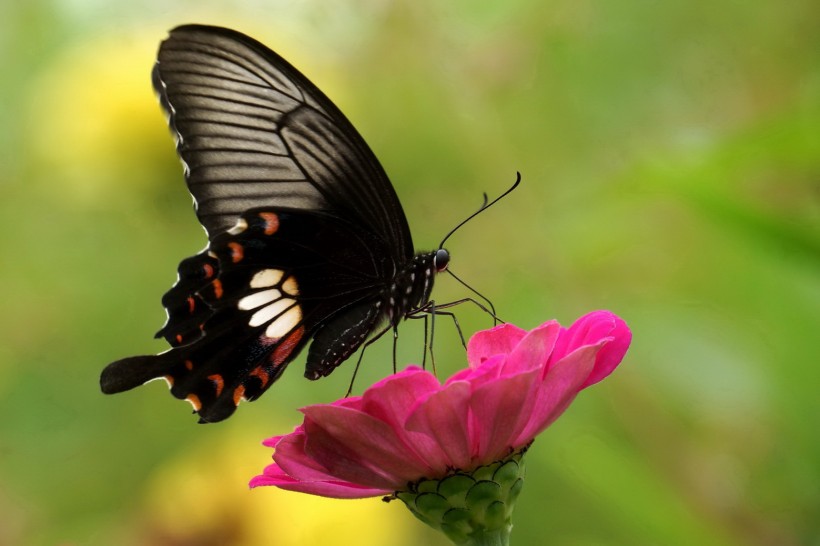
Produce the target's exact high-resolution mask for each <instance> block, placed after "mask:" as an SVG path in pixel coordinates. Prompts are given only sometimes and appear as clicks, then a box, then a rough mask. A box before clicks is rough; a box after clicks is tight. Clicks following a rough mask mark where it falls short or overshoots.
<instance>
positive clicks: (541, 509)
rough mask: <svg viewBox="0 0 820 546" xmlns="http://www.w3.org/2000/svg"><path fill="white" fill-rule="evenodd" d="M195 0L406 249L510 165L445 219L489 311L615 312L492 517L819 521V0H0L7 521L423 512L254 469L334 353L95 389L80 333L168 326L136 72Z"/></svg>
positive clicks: (254, 538) (121, 335) (720, 538)
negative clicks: (318, 491)
mask: <svg viewBox="0 0 820 546" xmlns="http://www.w3.org/2000/svg"><path fill="white" fill-rule="evenodd" d="M192 22H197V23H210V24H221V25H225V26H230V27H233V28H236V29H237V30H241V31H243V32H245V33H248V34H250V35H252V36H254V37H255V38H257V39H258V40H260V41H262V42H263V43H266V44H267V45H269V46H270V47H271V48H273V49H275V50H276V51H278V52H279V53H280V54H282V55H283V56H284V57H285V58H287V59H289V60H290V61H291V62H292V63H293V64H295V65H296V66H297V67H299V68H300V69H301V70H302V71H303V72H304V73H305V74H306V75H308V77H310V78H311V79H312V80H313V81H314V82H315V83H316V84H317V85H318V86H319V87H321V88H322V89H323V90H324V91H325V92H326V93H327V94H328V95H329V96H330V97H331V98H332V99H333V100H334V101H335V102H336V103H337V104H338V105H339V106H340V108H341V109H342V110H343V111H344V112H345V113H346V114H347V115H348V116H349V117H350V119H351V121H352V122H353V123H354V125H355V126H356V127H357V128H358V129H359V130H360V132H361V133H362V134H363V135H364V137H365V138H366V140H367V141H368V142H369V144H370V145H371V147H372V148H373V149H374V151H375V152H376V154H377V155H378V157H379V158H380V160H381V161H382V163H383V165H384V167H385V169H386V170H387V172H388V173H389V174H390V176H391V179H392V180H393V183H394V185H395V187H396V189H397V192H398V193H399V196H400V197H401V199H402V202H403V204H404V208H405V211H406V213H407V215H408V218H409V221H410V225H411V228H412V229H413V236H414V240H415V243H416V246H417V248H419V249H424V248H434V247H435V246H436V245H437V244H438V241H440V239H441V238H442V237H443V235H444V234H445V233H446V232H447V231H449V229H450V228H452V227H453V226H454V225H455V224H456V223H457V222H459V221H460V220H461V219H463V218H464V217H465V216H466V215H467V214H468V213H470V212H471V211H472V210H474V209H475V208H476V207H477V206H478V205H479V204H480V202H481V192H483V191H487V192H489V193H490V194H491V195H493V194H497V193H499V192H500V191H502V190H503V189H504V188H506V187H507V186H509V184H510V183H511V182H512V181H513V180H514V177H515V172H516V171H521V173H522V174H523V178H524V181H523V183H522V185H521V187H520V188H519V189H518V190H517V191H516V192H515V193H513V194H512V195H511V196H510V197H508V198H507V199H506V200H504V201H503V202H502V203H500V204H499V205H498V206H497V207H494V208H493V209H492V211H490V212H488V213H486V214H484V215H482V216H481V217H480V218H479V219H476V220H475V221H473V222H471V223H470V224H468V225H467V227H465V228H464V229H463V230H461V231H459V233H458V234H457V235H455V236H454V237H453V238H452V239H451V240H450V241H449V242H448V248H449V250H450V252H451V253H452V255H453V261H452V262H451V264H452V267H453V270H454V271H455V272H456V273H457V274H459V275H460V276H461V277H462V278H464V279H466V280H467V281H468V282H470V283H471V284H472V285H473V286H475V287H476V288H477V289H479V290H480V291H482V292H483V293H485V294H487V295H489V296H490V297H491V298H492V300H493V302H494V303H495V305H496V307H497V308H498V311H499V314H500V315H501V316H502V317H503V318H504V319H505V320H507V321H510V322H513V323H515V324H518V325H519V326H522V327H525V328H531V327H533V326H535V325H537V324H539V323H541V322H543V321H545V320H547V319H549V318H553V317H556V318H558V319H559V320H561V321H562V322H564V323H569V322H571V321H572V320H573V319H574V318H576V317H578V316H579V315H581V314H583V313H585V312H587V311H590V310H593V309H597V308H608V309H611V310H612V311H615V312H616V313H618V314H620V315H621V316H623V317H624V318H625V319H626V321H627V322H628V323H629V324H630V326H631V327H632V329H633V332H634V343H633V347H632V349H631V351H630V353H629V354H628V356H627V359H626V361H625V362H624V364H623V365H622V367H621V368H620V369H619V370H618V371H617V372H616V373H615V374H614V375H613V376H612V377H611V378H610V379H608V380H607V381H605V382H604V383H602V384H601V385H599V386H597V387H595V388H593V389H590V390H589V391H586V392H584V393H583V394H582V395H581V396H580V397H579V399H578V400H577V401H576V402H575V404H574V405H573V406H572V407H571V408H570V410H569V411H568V412H567V414H566V415H565V416H564V417H563V418H562V419H561V420H559V421H558V422H557V423H556V424H555V425H554V426H553V427H552V428H551V429H550V430H549V431H547V432H546V433H545V434H544V435H542V437H541V438H539V440H538V441H537V442H536V443H535V444H534V446H533V448H532V450H531V451H530V454H529V459H528V460H529V463H528V479H527V483H526V485H525V488H524V492H523V494H522V497H521V499H520V501H519V505H518V508H517V510H516V513H515V519H514V522H515V530H514V532H513V543H514V544H521V545H530V544H533V545H540V544H544V545H551V546H559V545H560V546H563V545H591V544H600V545H625V546H626V545H630V546H633V545H644V544H645V545H650V544H651V545H654V544H663V545H692V544H699V545H778V546H780V545H785V546H789V545H799V544H820V523H818V522H819V521H820V520H818V515H820V487H819V486H818V484H820V435H818V423H820V402H818V400H820V396H818V394H817V392H816V391H817V390H818V387H820V366H819V365H818V364H820V344H818V336H820V333H818V332H820V182H819V181H820V130H818V128H820V33H818V32H817V28H818V24H820V4H818V3H817V2H815V1H814V0H786V1H783V2H774V1H755V0H751V1H747V2H711V1H707V0H686V1H684V0H670V1H667V2H652V1H648V0H626V1H624V2H617V3H616V2H595V1H587V0H580V1H579V0H572V1H570V0H547V1H543V0H512V1H508V2H500V1H497V2H489V1H465V0H459V1H453V2H436V1H434V0H417V1H414V2H400V1H390V0H367V1H364V2H353V1H350V0H343V1H340V2H332V3H331V2H321V1H318V0H303V1H295V0H271V1H267V2H262V1H259V0H247V1H244V2H222V1H217V0H199V1H184V0H164V1H159V0H137V1H135V2H130V3H124V2H123V3H117V2H105V1H102V0H32V1H29V2H11V1H6V2H4V3H3V4H2V5H0V69H2V76H3V77H2V80H0V98H2V106H0V248H2V251H3V252H2V258H0V289H2V292H1V293H2V298H0V301H2V303H1V304H0V309H2V313H0V336H2V342H1V343H0V377H2V381H0V415H2V419H0V545H6V544H8V545H18V544H34V545H40V544H42V545H53V544H59V545H85V544H90V545H96V544H100V545H108V544H120V545H126V546H127V545H148V544H151V545H170V546H183V545H209V544H237V545H253V546H255V545H270V544H276V545H291V544H293V545H296V544H300V545H311V544H322V545H328V544H360V545H368V544H396V545H412V544H430V545H433V544H442V545H443V544H446V541H445V540H444V538H443V537H440V536H437V535H435V534H433V533H432V532H430V531H427V530H426V529H425V528H424V527H423V526H422V524H420V523H418V522H416V521H415V520H414V519H413V518H412V517H411V516H410V514H409V512H407V511H406V510H405V509H404V508H403V506H401V505H400V504H399V503H391V504H387V505H385V504H384V503H382V502H381V501H380V500H379V499H369V500H362V501H336V500H327V499H318V498H311V497H307V496H302V495H299V494H296V493H288V492H282V491H277V490H273V489H270V488H263V489H257V490H254V491H248V489H247V481H248V480H249V479H250V478H251V477H252V476H253V475H254V474H256V473H258V472H260V471H261V470H262V468H263V467H264V466H265V465H266V464H268V462H269V461H270V450H269V449H267V448H264V447H262V446H261V445H260V442H261V440H262V439H263V438H264V437H267V436H272V435H275V434H281V433H284V432H288V431H289V430H291V428H292V427H293V426H294V425H295V424H297V423H298V422H299V421H300V418H299V417H300V414H299V413H298V412H297V411H296V408H298V407H300V406H303V405H306V404H310V403H318V402H327V401H331V400H333V399H336V398H338V397H340V396H342V395H343V394H344V392H345V390H346V388H347V385H348V382H349V380H350V373H351V369H352V365H351V364H346V365H345V366H342V368H341V369H340V370H339V371H337V372H336V373H335V374H334V375H333V376H331V377H330V378H328V379H324V380H322V381H319V382H316V383H312V382H308V381H306V380H304V379H303V378H302V377H301V376H302V371H301V370H300V368H301V367H302V365H303V359H299V360H297V361H296V362H294V363H293V364H292V368H293V369H292V370H289V371H288V372H286V373H285V376H284V377H283V378H282V379H281V380H280V382H279V383H277V384H276V385H275V386H274V387H273V388H271V390H270V391H269V392H268V394H267V395H266V396H264V397H263V398H262V399H261V400H259V401H257V402H255V403H253V404H249V405H245V406H243V407H242V408H241V410H240V411H238V412H237V414H236V415H235V416H234V417H233V418H231V419H230V420H229V421H227V422H225V423H220V424H218V425H208V426H200V425H197V424H196V422H195V421H196V420H195V418H194V416H192V415H190V413H189V409H188V406H187V405H185V404H184V403H182V402H180V401H178V400H175V399H173V398H172V397H171V396H169V395H168V393H167V392H166V389H165V387H164V386H163V385H161V384H151V385H149V386H147V387H143V388H140V389H138V390H136V391H134V392H130V393H127V394H123V395H118V396H116V397H105V396H103V395H102V394H100V392H99V387H98V375H99V372H100V370H101V369H102V367H103V366H104V365H105V364H107V363H108V362H110V361H112V360H115V359H117V358H121V357H124V356H128V355H132V354H140V353H148V352H158V351H160V350H163V349H164V348H165V347H164V344H163V343H162V342H160V341H155V340H153V339H152V335H153V333H154V332H155V331H156V330H157V329H158V328H159V327H160V326H161V324H162V322H163V320H164V313H163V310H162V308H161V306H160V297H161V295H162V294H163V293H164V292H165V290H166V289H167V288H168V287H170V285H171V284H172V283H173V281H174V279H175V271H176V266H177V263H178V262H179V260H181V259H182V258H184V257H186V256H189V255H191V254H194V253H195V252H197V251H198V250H199V249H201V248H202V247H203V246H204V244H205V238H204V234H203V232H202V230H201V228H200V227H199V226H198V224H197V223H196V220H195V217H194V215H193V213H192V211H191V200H190V197H189V195H188V194H187V191H186V190H185V188H184V183H183V180H182V172H181V168H180V165H179V162H178V160H177V159H176V156H175V153H174V146H173V141H172V139H171V137H170V134H169V132H168V129H167V127H166V125H165V121H164V118H163V115H162V114H161V112H160V109H159V107H158V105H157V103H156V100H155V98H154V96H153V91H152V89H151V86H150V78H149V73H150V69H151V66H152V64H153V61H154V55H155V53H156V47H157V45H158V43H159V41H160V40H161V39H162V38H163V37H164V36H165V34H166V32H167V31H168V29H170V28H172V27H174V26H176V25H178V24H182V23H192ZM464 296H465V293H464V289H462V288H460V287H459V286H457V285H455V283H453V282H452V281H450V280H448V279H446V278H445V277H443V278H442V280H440V281H439V285H438V286H437V290H436V295H435V297H436V299H437V300H439V301H445V300H449V299H454V298H458V297H464ZM458 314H459V318H460V320H461V322H462V324H463V325H464V326H465V329H466V330H468V331H470V332H472V331H474V330H476V329H479V328H486V327H488V326H490V324H489V322H488V320H487V318H486V316H483V315H482V314H481V313H477V312H475V311H474V310H473V309H470V308H469V307H465V308H459V309H458ZM414 322H415V321H414ZM420 326H421V325H419V324H406V325H405V327H404V328H402V330H401V339H400V358H399V361H400V363H409V362H418V361H419V359H420V357H421V351H422V349H421V343H422V342H421V329H420ZM436 350H437V362H438V369H439V373H440V374H441V375H443V376H446V375H449V374H451V373H452V372H454V371H455V370H456V369H458V368H460V367H463V366H464V365H465V364H466V362H465V360H464V355H463V352H462V351H460V346H459V343H458V340H457V336H456V334H455V332H454V331H453V330H452V328H451V327H450V326H449V325H448V324H447V323H446V322H442V323H441V324H440V325H439V327H438V328H437V331H436ZM390 355H391V346H390V342H389V341H386V342H384V343H379V344H378V345H377V347H376V348H374V349H372V350H371V351H368V354H367V355H366V357H365V362H364V365H363V371H362V376H361V377H360V378H359V379H357V388H358V390H361V389H362V388H364V386H366V385H368V384H369V383H371V382H372V381H375V380H376V379H378V378H380V377H382V376H384V375H386V374H387V373H389V372H390V371H391V356H390Z"/></svg>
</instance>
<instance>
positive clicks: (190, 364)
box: [185, 360, 194, 372]
mask: <svg viewBox="0 0 820 546" xmlns="http://www.w3.org/2000/svg"><path fill="white" fill-rule="evenodd" d="M185 369H186V370H188V371H189V372H190V371H191V370H193V369H194V363H193V362H191V361H190V360H186V361H185Z"/></svg>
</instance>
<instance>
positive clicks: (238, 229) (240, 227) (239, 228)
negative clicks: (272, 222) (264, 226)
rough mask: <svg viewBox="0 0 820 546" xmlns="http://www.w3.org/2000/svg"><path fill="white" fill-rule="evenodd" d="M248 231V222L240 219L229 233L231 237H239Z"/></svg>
mask: <svg viewBox="0 0 820 546" xmlns="http://www.w3.org/2000/svg"><path fill="white" fill-rule="evenodd" d="M246 229H248V222H246V221H245V219H244V218H240V219H239V220H237V221H236V224H235V225H234V226H233V227H232V228H231V229H229V230H228V233H230V234H231V235H239V234H240V233H242V232H243V231H245V230H246Z"/></svg>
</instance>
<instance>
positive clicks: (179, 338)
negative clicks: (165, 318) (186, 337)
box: [176, 334, 182, 343]
mask: <svg viewBox="0 0 820 546" xmlns="http://www.w3.org/2000/svg"><path fill="white" fill-rule="evenodd" d="M176 340H177V343H182V334H177V337H176Z"/></svg>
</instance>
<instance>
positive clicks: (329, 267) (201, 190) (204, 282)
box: [100, 25, 486, 422]
mask: <svg viewBox="0 0 820 546" xmlns="http://www.w3.org/2000/svg"><path fill="white" fill-rule="evenodd" d="M153 83H154V88H155V89H156V91H157V92H158V94H159V96H160V102H161V104H162V106H163V108H164V109H165V111H166V112H167V114H168V116H169V123H170V126H171V129H172V131H173V133H174V135H175V137H176V139H177V151H178V153H179V156H180V158H181V159H182V162H183V164H184V171H185V180H186V182H187V184H188V188H189V190H190V192H191V193H192V194H193V197H194V200H195V207H196V213H197V217H198V218H199V221H200V222H201V223H202V225H203V226H204V227H205V229H206V231H207V233H208V239H209V245H208V247H207V248H206V249H205V250H203V251H202V252H200V253H199V254H197V255H196V256H192V257H190V258H187V259H185V260H183V261H182V262H181V263H180V265H179V278H178V280H177V282H176V284H175V285H174V286H173V287H172V288H171V289H170V290H169V291H168V292H167V293H166V294H165V296H164V297H163V298H162V304H163V306H164V307H165V309H166V311H167V314H168V320H167V322H166V324H165V326H164V327H163V328H162V329H161V330H160V331H159V332H158V333H157V337H160V336H161V337H164V338H165V339H166V340H167V341H168V342H169V343H170V344H171V346H172V348H171V349H169V350H167V351H165V352H163V353H160V354H159V355H155V356H154V355H150V356H135V357H130V358H125V359H122V360H118V361H116V362H113V363H111V364H109V365H108V366H107V367H106V368H105V370H103V372H102V376H101V378H100V384H101V386H102V390H103V392H105V393H107V394H111V393H116V392H122V391H125V390H128V389H132V388H134V387H136V386H138V385H141V384H143V383H145V382H146V381H149V380H151V379H155V378H160V377H163V378H165V379H166V380H167V381H168V383H169V384H170V386H171V393H172V394H173V395H174V396H176V397H177V398H181V399H186V400H188V401H189V402H190V403H191V404H192V405H193V407H194V410H195V411H196V412H197V413H199V417H200V422H214V421H220V420H222V419H225V418H227V417H229V416H230V415H231V414H232V413H233V412H234V411H235V410H236V407H237V405H238V404H239V402H240V401H241V400H254V399H256V398H258V397H259V396H261V395H262V393H264V392H265V390H266V389H267V388H268V387H270V385H271V384H272V383H273V382H274V381H276V380H277V379H278V378H279V377H280V375H281V374H282V372H283V371H284V369H285V367H286V366H287V364H288V363H289V362H290V361H291V360H293V359H294V358H295V357H296V356H297V354H298V353H299V351H300V350H301V349H302V348H303V347H304V346H305V345H306V344H307V342H308V341H309V340H310V339H312V340H313V342H312V343H311V344H310V348H309V350H308V356H307V364H306V369H305V376H306V377H307V378H309V379H318V378H319V377H322V376H326V375H328V374H330V373H331V372H332V371H333V370H334V369H335V368H336V367H337V366H338V365H339V364H340V363H341V362H343V361H344V360H345V359H347V358H348V357H349V356H350V355H351V354H353V353H354V352H355V351H356V350H357V349H358V348H359V347H360V346H361V345H362V343H363V342H364V341H365V340H366V339H367V338H368V336H370V335H371V334H373V333H374V332H376V331H377V330H378V329H379V327H380V325H382V324H384V323H385V322H386V323H387V326H386V328H385V330H383V331H386V330H387V329H389V328H395V326H396V325H397V324H398V323H399V322H400V321H401V320H402V319H403V318H406V317H408V316H409V315H412V314H414V313H419V312H424V311H425V310H429V306H430V305H431V303H430V293H431V290H432V288H433V280H434V278H435V275H436V273H437V272H440V271H443V270H444V269H445V268H446V267H447V263H448V261H449V259H450V255H449V253H448V252H447V251H446V250H445V249H444V248H439V249H438V250H435V251H432V252H422V253H419V254H415V255H414V252H413V242H412V239H411V237H410V229H409V227H408V225H407V220H406V218H405V215H404V212H403V210H402V207H401V204H400V203H399V200H398V197H397V196H396V193H395V191H394V190H393V187H392V186H391V184H390V181H389V180H388V178H387V175H386V174H385V172H384V170H383V169H382V167H381V165H380V164H379V162H378V160H377V159H376V157H375V156H374V155H373V152H371V151H370V149H369V148H368V146H367V144H365V142H364V140H363V139H362V137H361V136H360V135H359V133H358V132H356V130H355V129H354V128H353V126H352V125H351V124H350V122H349V121H348V120H347V118H345V116H344V115H343V114H342V113H341V112H340V111H339V109H338V108H337V107H336V106H335V105H334V104H333V103H332V102H331V101H330V100H329V99H328V98H327V97H326V96H325V95H324V94H323V93H322V92H321V91H320V90H319V89H317V88H316V87H315V86H314V85H313V84H312V83H311V82H310V81H308V79H307V78H306V77H305V76H303V75H302V74H301V73H300V72H299V71H298V70H296V69H295V68H294V67H293V66H291V65H290V64H289V63H288V62H287V61H285V60H284V59H282V58H281V57H280V56H278V55H277V54H276V53H274V52H273V51H271V50H270V49H268V48H267V47H265V46H264V45H262V44H261V43H259V42H257V41H256V40H254V39H252V38H249V37H248V36H245V35H243V34H241V33H239V32H236V31H233V30H229V29H225V28H219V27H210V26H200V25H186V26H181V27H178V28H176V29H174V30H172V31H171V33H170V36H169V37H168V38H167V39H166V40H165V41H164V42H162V44H161V45H160V48H159V53H158V58H157V62H156V65H155V67H154V71H153ZM485 207H486V199H485ZM383 331H382V333H383Z"/></svg>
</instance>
